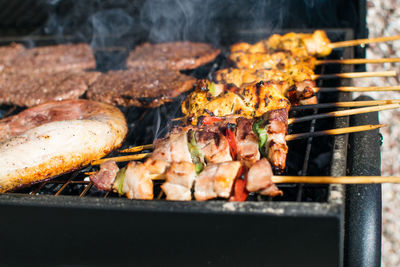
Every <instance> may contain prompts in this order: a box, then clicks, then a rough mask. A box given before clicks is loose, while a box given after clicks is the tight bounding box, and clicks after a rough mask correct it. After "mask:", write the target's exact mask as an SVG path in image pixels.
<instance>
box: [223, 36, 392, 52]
mask: <svg viewBox="0 0 400 267" xmlns="http://www.w3.org/2000/svg"><path fill="white" fill-rule="evenodd" d="M399 39H400V35H396V36H388V37H377V38H368V39H358V40H349V41H342V42H336V43H331V41H330V40H329V38H328V37H327V35H326V33H325V32H324V31H322V30H316V31H314V33H311V34H305V33H293V32H290V33H287V34H285V35H279V34H274V35H272V36H271V37H270V38H269V39H267V40H261V41H260V42H258V43H256V44H254V45H251V44H248V43H238V44H235V45H233V46H232V47H231V51H232V52H236V51H243V52H250V53H256V52H263V53H266V52H274V51H280V50H284V51H285V50H286V51H292V52H293V53H294V54H297V55H299V56H303V57H307V56H316V57H325V56H327V55H329V54H330V53H331V52H332V49H336V48H341V47H348V46H357V45H362V44H370V43H377V42H388V41H395V40H399Z"/></svg>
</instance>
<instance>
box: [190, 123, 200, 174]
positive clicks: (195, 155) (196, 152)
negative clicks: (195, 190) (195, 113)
mask: <svg viewBox="0 0 400 267" xmlns="http://www.w3.org/2000/svg"><path fill="white" fill-rule="evenodd" d="M194 135H195V131H192V130H190V131H189V140H188V148H189V152H190V155H191V157H192V162H193V163H194V164H195V165H196V166H195V169H196V173H197V174H199V173H200V172H201V171H202V170H203V168H204V166H203V162H204V159H203V155H202V153H201V151H200V148H199V146H198V145H197V142H196V138H195V136H194ZM200 166H201V167H200Z"/></svg>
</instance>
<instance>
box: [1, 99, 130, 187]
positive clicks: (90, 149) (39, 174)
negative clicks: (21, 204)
mask: <svg viewBox="0 0 400 267" xmlns="http://www.w3.org/2000/svg"><path fill="white" fill-rule="evenodd" d="M31 119H32V120H31ZM24 121H30V122H31V123H28V124H24ZM0 128H1V129H2V130H1V131H0V134H1V138H0V139H1V140H2V141H1V142H0V158H1V161H0V192H6V191H9V190H12V189H15V188H17V187H21V186H24V185H29V184H32V183H36V182H40V181H43V180H47V179H50V178H51V177H53V176H56V175H60V174H62V173H66V172H69V171H71V170H74V169H77V168H80V167H82V166H84V165H86V164H88V163H89V162H91V161H93V160H96V159H99V158H101V157H103V156H105V155H106V154H108V153H109V152H110V151H112V150H114V149H115V148H117V147H119V146H120V145H121V143H122V141H123V139H124V137H125V135H126V133H127V124H126V121H125V117H124V115H123V114H122V113H121V112H120V111H119V109H117V108H115V107H113V106H109V105H106V104H102V103H98V102H92V101H88V100H67V101H60V102H49V103H46V104H43V105H39V106H36V107H33V108H30V109H27V110H25V111H23V112H21V113H20V114H18V115H15V116H12V117H8V118H5V119H2V120H0Z"/></svg>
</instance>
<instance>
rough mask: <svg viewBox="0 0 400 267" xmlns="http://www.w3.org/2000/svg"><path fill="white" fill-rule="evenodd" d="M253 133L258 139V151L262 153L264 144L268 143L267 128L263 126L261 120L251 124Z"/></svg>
mask: <svg viewBox="0 0 400 267" xmlns="http://www.w3.org/2000/svg"><path fill="white" fill-rule="evenodd" d="M253 132H254V133H255V134H256V135H257V137H258V146H259V148H260V151H261V152H262V151H263V147H264V145H265V143H266V142H267V141H268V131H267V126H266V125H264V121H263V120H259V121H257V122H255V123H253Z"/></svg>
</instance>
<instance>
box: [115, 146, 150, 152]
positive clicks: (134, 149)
mask: <svg viewBox="0 0 400 267" xmlns="http://www.w3.org/2000/svg"><path fill="white" fill-rule="evenodd" d="M152 148H153V144H148V145H142V146H134V147H130V148H127V149H123V150H120V151H119V152H121V153H134V152H139V151H142V150H145V149H152Z"/></svg>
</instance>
